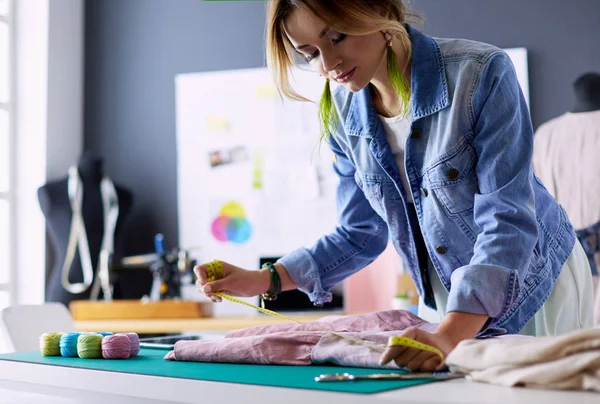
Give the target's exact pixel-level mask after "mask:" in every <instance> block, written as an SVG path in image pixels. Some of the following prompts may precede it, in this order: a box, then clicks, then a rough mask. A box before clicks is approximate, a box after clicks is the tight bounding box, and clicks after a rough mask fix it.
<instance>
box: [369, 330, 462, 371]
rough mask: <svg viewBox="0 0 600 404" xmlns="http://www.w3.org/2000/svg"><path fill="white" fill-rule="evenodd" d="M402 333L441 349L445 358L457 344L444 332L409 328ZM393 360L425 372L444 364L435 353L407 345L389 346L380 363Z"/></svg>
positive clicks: (402, 365)
mask: <svg viewBox="0 0 600 404" xmlns="http://www.w3.org/2000/svg"><path fill="white" fill-rule="evenodd" d="M400 335H401V336H403V337H407V338H410V339H414V340H416V341H419V342H422V343H424V344H427V345H431V346H433V347H435V348H437V349H439V350H440V351H441V352H442V354H444V358H445V357H446V356H447V355H448V354H449V353H450V352H451V351H452V350H453V349H454V348H455V347H456V345H457V343H456V342H453V340H452V339H451V338H450V337H449V336H448V335H446V334H444V333H437V332H434V333H430V332H427V331H423V330H421V329H419V328H409V329H407V330H405V331H404V332H403V333H402V334H400ZM392 360H393V361H394V362H396V364H397V365H398V366H400V367H407V368H409V369H410V370H412V371H417V370H418V371H424V372H433V371H434V370H436V369H437V368H439V367H440V366H441V365H442V364H443V360H442V359H441V358H440V356H439V355H437V354H435V353H432V352H427V351H422V350H420V349H414V348H409V347H405V346H392V347H388V348H387V349H386V350H385V352H384V353H383V355H382V356H381V359H380V363H381V364H382V365H384V364H386V363H388V362H390V361H392Z"/></svg>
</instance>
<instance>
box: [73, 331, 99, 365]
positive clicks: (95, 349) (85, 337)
mask: <svg viewBox="0 0 600 404" xmlns="http://www.w3.org/2000/svg"><path fill="white" fill-rule="evenodd" d="M102 338H106V337H103V336H102V335H100V334H82V335H80V336H79V337H78V338H77V355H78V356H79V357H80V358H83V359H96V358H102Z"/></svg>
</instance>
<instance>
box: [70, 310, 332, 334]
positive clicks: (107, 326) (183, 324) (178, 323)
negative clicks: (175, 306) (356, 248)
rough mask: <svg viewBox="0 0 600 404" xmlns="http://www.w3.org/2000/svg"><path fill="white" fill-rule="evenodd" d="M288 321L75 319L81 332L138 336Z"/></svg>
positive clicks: (310, 318)
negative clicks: (127, 333)
mask: <svg viewBox="0 0 600 404" xmlns="http://www.w3.org/2000/svg"><path fill="white" fill-rule="evenodd" d="M325 315H326V314H320V315H306V316H289V317H291V318H293V319H295V320H298V321H302V322H306V321H314V320H318V319H319V318H321V317H323V316H325ZM285 322H287V320H284V319H281V318H277V317H271V316H266V315H258V316H248V317H213V318H198V319H188V318H186V319H157V320H86V321H83V320H78V321H75V328H76V329H77V331H81V332H95V331H111V332H115V333H117V332H136V333H138V334H161V333H165V334H166V333H180V332H185V331H230V330H236V329H240V328H246V327H253V326H258V325H268V324H279V323H285Z"/></svg>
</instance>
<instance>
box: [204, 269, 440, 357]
mask: <svg viewBox="0 0 600 404" xmlns="http://www.w3.org/2000/svg"><path fill="white" fill-rule="evenodd" d="M205 265H206V272H207V279H208V281H209V282H214V281H216V280H218V279H222V278H223V262H222V261H219V260H215V261H211V262H209V263H207V264H205ZM213 295H216V296H219V297H221V298H223V299H225V300H229V301H230V302H233V303H239V304H243V305H244V306H248V307H251V308H253V309H256V310H258V311H260V312H261V313H264V314H268V315H270V316H275V317H279V318H282V319H285V320H288V321H293V322H296V323H298V324H305V323H303V322H301V321H298V320H295V319H293V318H291V317H287V316H284V315H283V314H279V313H277V312H276V311H273V310H268V309H264V308H262V307H258V306H255V305H253V304H250V303H247V302H245V301H243V300H240V299H238V298H235V297H233V296H229V295H226V294H225V293H221V292H215V293H213ZM310 325H311V326H314V327H315V328H318V329H319V331H323V332H325V333H331V334H333V335H335V336H336V337H340V338H343V339H345V340H348V341H352V342H355V343H357V344H362V345H366V346H369V347H371V348H374V349H376V350H378V351H384V350H385V348H386V347H384V346H382V345H378V344H375V343H372V342H369V341H365V340H362V339H359V338H354V337H349V336H347V335H343V334H340V333H337V332H335V331H331V330H327V329H325V328H321V327H319V326H318V325H316V324H315V323H310ZM387 346H388V347H392V346H405V347H409V348H414V349H419V350H421V351H427V352H431V353H433V354H436V355H438V356H439V357H440V359H442V360H444V355H443V354H442V352H441V351H440V350H439V349H437V348H435V347H433V346H431V345H427V344H424V343H422V342H419V341H415V340H414V339H411V338H407V337H400V336H396V337H389V338H388V344H387Z"/></svg>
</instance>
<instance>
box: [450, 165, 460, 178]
mask: <svg viewBox="0 0 600 404" xmlns="http://www.w3.org/2000/svg"><path fill="white" fill-rule="evenodd" d="M459 175H460V173H459V172H458V170H457V169H456V168H451V169H449V170H448V179H451V180H455V179H457V178H458V176H459Z"/></svg>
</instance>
